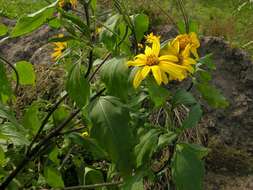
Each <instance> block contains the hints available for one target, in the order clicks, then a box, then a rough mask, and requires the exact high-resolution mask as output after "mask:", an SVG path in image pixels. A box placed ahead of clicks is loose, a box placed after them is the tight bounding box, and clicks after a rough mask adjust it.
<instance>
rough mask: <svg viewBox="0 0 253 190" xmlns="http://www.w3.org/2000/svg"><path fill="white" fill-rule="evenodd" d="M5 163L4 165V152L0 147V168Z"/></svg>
mask: <svg viewBox="0 0 253 190" xmlns="http://www.w3.org/2000/svg"><path fill="white" fill-rule="evenodd" d="M5 163H6V160H5V154H4V150H3V149H2V147H1V146H0V168H1V167H3V166H4V165H5Z"/></svg>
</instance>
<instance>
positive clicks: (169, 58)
mask: <svg viewBox="0 0 253 190" xmlns="http://www.w3.org/2000/svg"><path fill="white" fill-rule="evenodd" d="M159 61H172V62H178V58H177V56H175V55H162V56H160V57H159Z"/></svg>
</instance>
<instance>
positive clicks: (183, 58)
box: [167, 39, 197, 74]
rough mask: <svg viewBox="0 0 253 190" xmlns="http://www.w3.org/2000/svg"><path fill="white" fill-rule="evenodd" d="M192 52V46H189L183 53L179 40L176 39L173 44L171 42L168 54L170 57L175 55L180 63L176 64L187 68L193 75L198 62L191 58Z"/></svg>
mask: <svg viewBox="0 0 253 190" xmlns="http://www.w3.org/2000/svg"><path fill="white" fill-rule="evenodd" d="M190 51H191V46H190V45H187V46H186V47H185V48H184V49H183V50H182V51H181V48H180V42H179V40H178V39H175V40H173V41H172V42H169V46H168V51H167V53H168V54H169V55H174V56H176V57H178V62H176V64H178V65H182V66H185V67H186V70H187V71H188V72H190V73H193V72H194V69H193V65H195V64H196V63H197V61H196V60H195V59H193V58H191V57H190ZM186 74H187V73H186Z"/></svg>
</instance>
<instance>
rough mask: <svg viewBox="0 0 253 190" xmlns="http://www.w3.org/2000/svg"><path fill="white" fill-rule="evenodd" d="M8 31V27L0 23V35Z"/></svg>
mask: <svg viewBox="0 0 253 190" xmlns="http://www.w3.org/2000/svg"><path fill="white" fill-rule="evenodd" d="M7 32H8V27H7V26H5V25H4V24H2V23H0V36H4V35H5V34H7Z"/></svg>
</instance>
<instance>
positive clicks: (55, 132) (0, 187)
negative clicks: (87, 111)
mask: <svg viewBox="0 0 253 190" xmlns="http://www.w3.org/2000/svg"><path fill="white" fill-rule="evenodd" d="M104 91H105V88H103V89H102V90H100V91H99V92H98V93H97V94H95V95H94V96H93V97H92V98H91V99H90V101H91V102H92V101H94V100H95V99H96V98H97V97H99V96H100V95H101V94H102V93H103V92H104ZM80 111H81V109H77V110H75V111H74V112H72V113H71V115H70V116H69V117H68V118H66V119H65V120H64V121H63V122H62V123H61V124H60V125H59V126H58V127H57V128H55V129H54V130H53V131H51V132H50V133H49V134H48V135H47V136H46V137H45V138H44V139H42V140H41V141H40V143H39V144H37V145H36V146H35V147H34V148H33V149H32V150H31V151H30V152H29V153H28V154H27V155H26V156H25V158H24V159H23V160H22V161H21V162H20V164H19V165H18V166H17V167H16V168H15V169H14V170H13V171H12V172H11V173H10V174H9V176H8V177H6V178H5V180H4V181H3V183H2V184H1V185H0V190H4V189H5V188H6V187H7V186H8V185H9V183H10V182H11V181H12V180H13V179H14V178H15V177H16V176H17V174H18V173H19V172H20V171H21V170H23V169H24V167H25V166H26V165H27V164H28V163H29V162H30V161H32V160H33V159H34V157H35V155H36V156H38V154H37V153H38V152H39V151H40V150H41V149H42V148H43V147H44V145H47V144H48V142H49V141H50V140H51V139H52V138H55V137H57V136H59V135H60V132H61V130H62V129H63V128H64V127H65V126H66V125H67V124H68V123H69V122H70V121H71V120H72V119H73V118H74V117H75V116H76V115H77V114H78V113H79V112H80Z"/></svg>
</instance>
